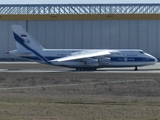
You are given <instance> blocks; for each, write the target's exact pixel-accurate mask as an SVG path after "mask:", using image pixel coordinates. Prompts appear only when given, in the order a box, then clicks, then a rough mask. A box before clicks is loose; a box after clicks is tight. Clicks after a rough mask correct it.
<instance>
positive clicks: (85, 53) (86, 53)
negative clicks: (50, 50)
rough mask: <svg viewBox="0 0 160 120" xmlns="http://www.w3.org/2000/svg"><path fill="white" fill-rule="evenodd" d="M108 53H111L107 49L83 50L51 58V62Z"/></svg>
mask: <svg viewBox="0 0 160 120" xmlns="http://www.w3.org/2000/svg"><path fill="white" fill-rule="evenodd" d="M110 54H111V53H110V52H109V51H108V50H102V51H89V50H84V51H80V52H75V53H72V54H71V55H70V56H66V57H63V58H58V59H54V60H51V62H64V61H70V60H78V59H79V60H81V59H87V58H94V57H100V56H105V55H110Z"/></svg>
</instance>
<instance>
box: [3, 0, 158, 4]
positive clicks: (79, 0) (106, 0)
mask: <svg viewBox="0 0 160 120" xmlns="http://www.w3.org/2000/svg"><path fill="white" fill-rule="evenodd" d="M111 3H114V4H116V3H160V0H0V4H111Z"/></svg>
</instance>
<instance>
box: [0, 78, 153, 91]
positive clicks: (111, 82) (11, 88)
mask: <svg viewBox="0 0 160 120" xmlns="http://www.w3.org/2000/svg"><path fill="white" fill-rule="evenodd" d="M153 81H154V80H153V79H145V80H144V79H139V80H123V81H109V82H91V83H75V84H57V85H48V86H28V87H10V88H0V90H18V89H36V88H51V87H64V86H81V85H95V84H116V83H125V82H126V83H131V82H153Z"/></svg>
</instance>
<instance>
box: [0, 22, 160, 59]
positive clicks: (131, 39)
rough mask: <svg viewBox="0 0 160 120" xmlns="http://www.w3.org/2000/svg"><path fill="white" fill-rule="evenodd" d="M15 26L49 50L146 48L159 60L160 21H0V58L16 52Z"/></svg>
mask: <svg viewBox="0 0 160 120" xmlns="http://www.w3.org/2000/svg"><path fill="white" fill-rule="evenodd" d="M12 24H20V25H22V26H23V27H24V28H27V29H28V32H29V33H30V34H31V35H32V36H33V37H34V38H35V39H37V41H38V42H39V43H40V44H41V45H42V46H43V47H45V48H48V49H54V48H55V49H72V48H74V49H79V48H82V49H105V48H107V49H109V48H111V49H120V48H121V49H130V48H131V49H143V50H144V51H146V52H148V53H150V54H152V55H154V56H155V57H157V58H160V47H159V46H160V20H79V21H78V20H75V21H72V20H68V21H66V20H61V21H48V20H47V21H0V28H1V29H0V46H1V47H0V59H2V58H15V57H14V56H12V55H7V54H4V53H5V52H7V51H10V50H13V49H16V46H15V43H14V38H13V35H12V31H11V25H12Z"/></svg>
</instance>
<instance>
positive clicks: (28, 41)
mask: <svg viewBox="0 0 160 120" xmlns="http://www.w3.org/2000/svg"><path fill="white" fill-rule="evenodd" d="M12 31H13V35H14V38H15V42H16V47H17V50H29V51H32V49H34V50H36V51H37V50H42V49H43V47H42V46H41V45H40V44H39V43H38V42H37V41H36V40H35V39H34V38H33V37H32V36H31V35H30V34H29V33H28V32H26V31H25V30H24V29H23V28H22V26H21V25H12Z"/></svg>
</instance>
